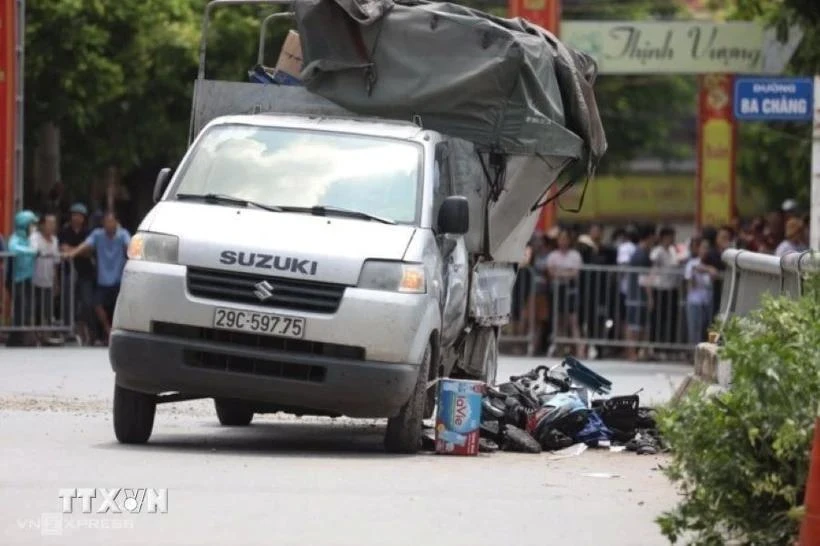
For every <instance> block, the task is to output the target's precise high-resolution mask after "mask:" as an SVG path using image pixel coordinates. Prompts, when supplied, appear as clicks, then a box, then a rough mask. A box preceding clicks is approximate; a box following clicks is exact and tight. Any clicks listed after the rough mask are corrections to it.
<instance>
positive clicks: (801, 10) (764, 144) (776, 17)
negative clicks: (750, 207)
mask: <svg viewBox="0 0 820 546" xmlns="http://www.w3.org/2000/svg"><path fill="white" fill-rule="evenodd" d="M728 3H729V4H731V5H732V6H733V8H734V11H733V16H734V17H735V18H738V19H749V20H751V19H755V20H760V21H763V22H765V23H767V24H769V25H771V26H773V27H775V28H776V29H777V30H778V33H779V35H780V37H781V38H782V39H785V38H786V37H787V35H788V29H789V27H790V25H800V26H801V27H802V29H803V33H804V37H803V41H802V42H801V43H800V46H799V48H798V50H797V52H796V53H795V55H794V56H793V57H792V59H791V61H790V63H789V65H788V68H787V73H788V74H792V75H798V76H813V75H815V74H820V2H818V1H817V0H782V1H778V2H773V1H771V0H732V1H731V2H728ZM810 166H811V123H785V122H784V123H744V124H743V125H742V126H741V127H740V148H739V154H738V173H739V175H740V176H741V177H742V179H743V180H744V183H746V184H749V185H750V186H754V187H756V188H759V189H760V190H762V193H763V194H764V195H765V196H766V197H767V198H768V200H769V204H770V206H772V207H779V206H780V203H782V201H783V200H784V199H787V198H797V199H798V200H800V201H801V202H802V203H803V204H808V202H809V193H810V185H809V173H810Z"/></svg>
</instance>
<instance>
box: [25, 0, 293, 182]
mask: <svg viewBox="0 0 820 546" xmlns="http://www.w3.org/2000/svg"><path fill="white" fill-rule="evenodd" d="M205 3H206V1H205V0H122V1H120V2H106V1H104V0H60V1H59V2H53V1H49V0H28V2H26V24H27V28H26V66H25V74H26V128H27V142H26V149H27V151H28V152H31V151H32V150H33V148H34V145H35V144H36V136H37V132H36V131H35V130H34V129H36V128H37V127H39V126H40V125H41V124H43V123H46V122H51V123H54V124H56V125H57V126H58V127H59V128H60V130H61V132H62V158H63V162H62V163H63V165H62V166H63V172H64V175H65V178H66V179H67V181H69V182H70V183H73V184H75V185H82V184H83V181H87V179H89V178H91V177H94V176H97V175H99V174H100V173H101V171H102V170H103V169H104V168H105V167H107V166H116V167H119V168H120V169H121V170H122V171H123V172H128V171H129V170H131V169H134V168H136V167H139V166H141V165H145V164H157V163H159V164H162V163H165V162H173V161H175V160H176V159H178V158H179V157H180V156H181V154H182V153H183V152H184V149H185V145H186V144H187V134H188V123H189V116H190V111H191V93H192V89H193V80H194V78H195V76H196V69H197V62H198V47H199V40H200V35H201V25H202V14H203V10H204V7H205ZM270 11H271V9H270V7H268V8H267V9H266V10H265V9H260V8H259V7H250V8H242V9H236V8H217V10H216V11H215V18H214V21H212V25H211V32H210V33H209V37H210V42H209V63H208V73H209V75H211V76H214V77H229V78H231V79H239V78H242V77H244V76H245V75H246V71H247V70H248V69H249V68H250V67H251V65H252V64H253V61H254V59H255V52H256V48H257V43H258V42H257V39H258V31H259V24H260V22H261V20H262V18H263V16H264V15H265V14H266V13H268V12H270ZM283 33H284V28H282V27H281V26H280V27H278V28H276V29H274V31H273V32H272V33H271V34H272V37H271V41H272V42H275V41H276V40H277V39H278V40H279V41H281V39H282V35H283Z"/></svg>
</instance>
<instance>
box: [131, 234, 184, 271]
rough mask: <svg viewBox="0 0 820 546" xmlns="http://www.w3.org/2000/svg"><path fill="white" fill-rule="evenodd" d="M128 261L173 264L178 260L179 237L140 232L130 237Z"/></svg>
mask: <svg viewBox="0 0 820 546" xmlns="http://www.w3.org/2000/svg"><path fill="white" fill-rule="evenodd" d="M128 259H129V260H142V261H144V262H160V263H166V264H175V263H177V261H178V259H179V237H177V236H175V235H165V234H164V233H150V232H148V231H140V232H138V233H136V234H135V235H134V236H133V237H131V244H129V245H128Z"/></svg>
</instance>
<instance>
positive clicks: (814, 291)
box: [658, 276, 820, 546]
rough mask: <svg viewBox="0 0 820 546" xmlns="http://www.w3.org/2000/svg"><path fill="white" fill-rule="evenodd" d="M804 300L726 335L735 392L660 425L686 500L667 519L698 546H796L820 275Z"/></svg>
mask: <svg viewBox="0 0 820 546" xmlns="http://www.w3.org/2000/svg"><path fill="white" fill-rule="evenodd" d="M807 284H808V285H809V286H807V293H806V295H804V296H803V298H801V299H800V300H798V301H791V300H788V299H785V298H767V299H766V300H765V302H764V303H763V305H762V309H761V310H760V311H758V312H756V313H754V314H753V315H752V317H751V321H752V323H753V324H751V325H750V324H748V321H745V322H746V324H742V323H741V321H738V320H733V321H730V323H729V324H728V325H727V327H726V329H725V330H724V335H725V340H726V344H725V347H723V349H722V350H721V358H722V359H727V360H729V361H731V362H732V386H731V389H729V390H728V391H726V392H724V393H721V394H718V395H715V396H711V397H710V396H707V395H706V393H705V392H704V390H703V389H700V390H697V391H694V392H692V393H691V394H690V395H689V396H688V397H686V398H685V399H684V400H682V401H681V402H680V403H679V404H677V405H675V406H672V407H670V408H667V409H666V410H665V412H664V413H663V414H662V416H661V418H660V426H661V430H662V433H663V435H664V437H665V439H666V440H667V441H668V442H669V444H670V445H671V446H672V450H673V462H672V464H671V466H670V467H669V468H668V469H667V471H666V472H667V475H668V476H669V478H670V479H671V480H672V481H673V482H675V483H676V484H677V486H678V487H679V489H680V492H681V495H682V497H683V500H682V501H681V502H680V504H679V505H678V506H677V507H676V508H675V509H674V510H672V511H670V512H667V513H665V514H663V515H662V516H661V517H660V518H658V523H659V524H660V526H661V529H662V531H663V533H664V535H665V536H666V537H667V538H668V539H669V540H671V541H672V543H677V542H678V541H679V540H684V541H686V542H687V543H688V544H693V545H698V546H713V545H714V546H717V545H722V544H726V543H736V544H741V545H749V546H751V545H754V546H769V545H772V546H774V545H777V546H781V545H784V544H793V543H794V541H795V539H796V538H797V533H798V529H799V523H800V518H801V516H802V514H803V507H802V504H803V495H804V491H805V484H806V477H807V474H808V468H809V452H810V449H811V439H812V433H813V428H814V422H815V418H816V416H817V414H818V402H820V276H815V278H813V279H810V280H809V281H808V282H807ZM750 326H751V327H750Z"/></svg>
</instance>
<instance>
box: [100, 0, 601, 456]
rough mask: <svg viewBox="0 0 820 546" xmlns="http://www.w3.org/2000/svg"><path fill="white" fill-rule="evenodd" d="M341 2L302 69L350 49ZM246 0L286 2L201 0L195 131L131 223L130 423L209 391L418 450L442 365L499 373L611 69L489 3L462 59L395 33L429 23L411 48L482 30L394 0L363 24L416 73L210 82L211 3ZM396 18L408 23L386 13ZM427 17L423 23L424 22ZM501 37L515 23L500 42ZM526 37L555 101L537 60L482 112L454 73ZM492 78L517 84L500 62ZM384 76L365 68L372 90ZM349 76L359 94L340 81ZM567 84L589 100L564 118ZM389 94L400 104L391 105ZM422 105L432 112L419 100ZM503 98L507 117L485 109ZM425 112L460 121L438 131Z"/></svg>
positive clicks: (119, 325) (225, 409)
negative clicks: (535, 255)
mask: <svg viewBox="0 0 820 546" xmlns="http://www.w3.org/2000/svg"><path fill="white" fill-rule="evenodd" d="M334 1H335V0H301V3H299V2H297V3H296V4H295V6H296V8H297V9H296V14H295V16H296V19H297V23H298V25H299V30H300V34H302V46H301V47H302V49H303V51H304V53H305V65H306V66H305V71H304V74H308V73H309V72H310V70H309V66H308V63H310V66H326V67H330V68H331V69H332V68H333V67H339V66H343V63H339V62H327V63H324V64H323V60H322V59H321V58H319V57H321V56H322V55H324V54H325V53H328V52H330V53H328V54H332V52H333V51H336V49H334V48H331V49H330V50H328V49H327V47H325V45H326V43H327V40H328V39H329V34H328V32H330V31H333V32H336V31H339V32H341V30H344V29H345V28H348V27H346V26H344V25H342V24H341V23H342V21H339V24H338V25H331V26H327V25H326V24H325V22H326V21H327V17H325V16H324V15H322V16H321V17H319V16H317V17H315V18H314V17H313V16H312V13H313V11H312V10H319V11H321V10H324V9H330V11H329V12H328V13H330V15H328V16H329V17H331V18H333V17H337V18H345V17H347V16H346V15H345V14H344V12H343V11H339V10H338V9H336V8H333V6H332V5H331V3H332V2H334ZM372 1H373V2H376V3H378V0H372ZM242 3H253V4H283V3H285V2H282V1H281V0H212V2H210V4H209V5H208V7H207V8H206V17H205V19H204V21H205V31H204V32H203V37H202V47H201V51H200V67H199V75H198V78H197V80H196V83H195V86H194V98H193V108H192V116H191V130H190V135H189V143H190V146H189V148H188V151H187V152H186V153H185V155H184V157H183V158H182V160H181V161H180V163H179V165H178V166H177V168H176V169H175V170H174V171H173V172H172V171H171V170H170V169H163V170H162V171H161V172H160V173H159V176H158V177H157V181H156V185H155V188H154V200H155V206H154V207H153V209H152V210H151V211H150V212H149V213H148V215H147V216H146V217H145V218H144V219H143V221H142V223H141V224H140V226H139V229H138V231H137V233H136V234H135V235H134V237H133V238H132V241H131V245H130V247H129V250H128V257H129V260H128V262H127V264H126V267H125V271H124V274H123V280H122V286H121V290H120V294H119V298H118V300H117V306H116V311H115V315H114V321H113V322H114V324H113V332H112V337H111V343H110V348H109V354H110V360H111V365H112V368H113V370H114V372H115V374H116V379H115V384H116V386H115V392H114V429H115V433H116V436H117V439H118V440H119V441H120V442H123V443H143V442H146V441H148V439H149V437H150V435H151V431H152V428H153V421H154V414H155V410H156V405H157V404H158V403H165V402H175V401H183V400H190V399H196V398H213V399H214V401H215V406H216V414H217V416H218V418H219V421H220V422H221V423H222V424H223V425H227V426H244V425H249V424H250V423H251V420H252V419H253V415H254V414H255V413H265V412H279V411H281V412H289V413H295V414H300V415H302V414H304V415H330V416H338V415H347V416H351V417H375V418H387V429H386V434H385V447H386V449H387V450H388V451H392V452H413V451H416V450H417V449H418V448H419V445H420V440H421V433H422V420H423V419H424V418H427V417H429V416H431V415H432V414H433V411H434V407H435V391H436V389H435V384H436V381H437V379H438V378H440V377H452V376H460V377H468V378H475V379H480V380H484V381H487V382H490V383H492V382H494V381H495V376H496V370H497V361H498V334H499V329H500V328H501V327H502V326H503V325H504V324H506V323H507V322H508V320H509V317H510V312H511V303H512V288H513V284H514V282H515V278H516V267H517V263H518V262H519V261H521V259H522V258H523V255H524V249H525V245H526V243H527V241H528V240H529V238H530V236H531V234H532V232H533V229H534V227H535V225H536V222H537V220H538V216H539V212H540V210H539V209H538V208H537V203H538V201H539V200H540V198H541V197H542V196H543V195H544V193H545V192H546V191H547V188H548V187H549V184H550V183H552V182H553V181H555V180H556V178H557V176H558V175H559V174H560V173H561V172H562V171H564V170H565V169H566V168H567V167H568V166H570V165H573V164H575V163H576V162H577V161H578V160H579V158H582V157H583V156H584V154H585V152H584V146H585V140H584V139H582V138H581V137H579V136H577V135H576V134H574V133H573V132H572V131H570V130H569V129H567V127H566V125H568V124H569V121H568V120H570V119H574V118H570V114H572V115H573V116H575V117H576V118H578V119H581V118H579V116H581V114H584V113H585V112H586V113H589V112H592V113H596V112H597V110H596V109H594V108H586V109H584V108H581V106H584V104H585V103H584V102H583V101H584V96H583V95H582V94H581V92H582V91H583V90H584V89H586V87H584V85H587V83H588V82H587V79H591V78H593V77H594V70H592V69H590V68H589V67H587V66H586V65H583V64H582V63H581V61H579V60H578V59H577V58H576V57H572V56H569V54H567V53H566V52H565V51H564V50H563V49H560V48H559V47H558V45H556V44H555V43H554V42H553V41H552V39H551V38H550V37H548V36H547V37H538V36H535V35H533V34H532V33H530V32H518V31H512V30H509V29H505V28H502V27H500V26H498V24H497V20H493V19H487V18H482V17H483V16H481V15H480V14H479V15H477V12H470V13H469V14H467V17H468V19H466V20H471V21H472V22H473V23H474V24H475V25H476V26H475V28H476V29H478V30H479V31H480V32H479V33H478V34H476V35H475V37H476V38H477V39H476V40H474V41H471V40H472V39H471V40H468V41H466V42H465V41H464V40H459V41H458V43H454V44H452V48H458V47H469V48H471V49H470V51H469V52H468V54H466V55H462V56H454V57H453V59H455V60H454V61H451V60H450V59H449V58H448V57H446V56H439V57H435V58H433V57H423V56H419V55H417V54H416V53H414V51H413V50H412V48H411V49H408V48H406V47H398V46H399V45H401V44H403V43H404V42H403V41H404V40H407V39H408V36H409V34H408V32H410V31H413V32H417V33H419V36H420V38H419V39H417V40H415V41H414V42H413V43H416V44H423V43H425V36H428V35H429V36H431V37H433V38H435V39H440V40H444V42H445V43H442V44H441V46H436V47H437V50H441V51H445V50H449V49H451V46H449V45H448V44H447V43H446V41H447V40H451V38H450V36H451V35H452V34H453V33H458V32H468V33H470V32H473V31H472V30H471V29H472V28H473V27H470V26H464V25H463V24H462V23H464V21H465V19H464V17H465V15H464V14H455V15H453V14H452V13H449V12H448V11H446V10H445V9H444V8H446V7H447V6H446V5H442V6H443V7H442V6H438V5H436V4H429V5H422V6H415V5H408V6H402V5H398V4H396V5H395V6H393V8H394V9H393V8H391V10H387V9H385V10H375V11H373V12H372V13H373V14H376V15H374V17H383V18H385V21H386V25H385V26H384V27H383V32H382V31H379V34H378V36H370V34H368V33H369V32H370V30H367V29H363V30H362V32H363V33H364V39H365V40H366V41H367V40H370V39H374V40H375V39H378V40H379V43H380V44H381V45H380V48H381V49H379V50H378V51H379V52H380V53H378V54H383V55H399V58H398V59H399V60H403V61H406V60H408V59H409V60H412V61H413V62H415V63H417V67H418V68H419V70H421V72H420V73H418V74H415V73H402V72H401V71H402V70H409V69H411V68H412V63H402V62H397V61H396V60H395V59H390V58H385V59H380V58H378V55H377V56H376V57H375V58H374V60H373V61H372V62H371V63H370V65H367V66H371V65H373V64H378V65H379V66H381V67H382V70H381V71H380V76H379V83H375V85H377V86H380V87H378V88H377V89H380V90H381V94H378V93H377V94H374V95H372V96H371V95H369V94H367V95H362V96H361V97H359V96H358V95H357V93H359V91H358V89H359V88H361V89H364V88H365V87H364V80H359V79H358V78H353V79H350V78H348V79H344V78H343V77H342V75H340V76H339V78H337V79H327V80H322V81H326V82H327V83H328V85H329V86H330V87H329V88H328V89H325V91H327V93H325V94H324V95H323V94H322V93H314V92H312V91H310V90H309V89H308V86H299V85H276V84H274V83H270V84H268V83H261V84H260V83H259V82H258V81H256V82H254V81H252V82H232V81H220V80H209V79H207V78H205V55H206V50H207V27H208V21H209V20H210V14H211V10H212V8H214V7H216V6H218V5H220V4H242ZM340 5H342V6H343V7H344V6H347V4H340ZM348 7H349V6H348ZM428 9H429V10H443V11H436V12H435V13H433V15H434V20H435V22H437V23H436V25H432V26H431V24H429V23H428V22H427V17H428V15H427V14H426V12H423V10H428ZM447 9H455V8H447ZM300 10H301V14H302V15H300ZM414 10H415V11H414ZM418 10H422V11H418ZM316 13H318V11H317V12H316ZM394 14H395V17H396V18H397V19H396V21H397V25H398V26H396V25H393V26H391V21H392V19H391V18H392V17H394ZM293 16H294V14H291V13H285V12H275V13H273V14H271V15H269V16H267V17H266V18H265V19H264V21H263V23H262V26H261V29H262V31H261V33H260V44H259V52H260V54H259V59H258V62H257V69H258V68H260V67H262V65H263V61H264V55H263V51H264V45H265V28H266V25H267V24H268V23H270V22H271V21H275V20H276V19H281V18H290V17H293ZM418 17H421V19H420V21H421V23H420V24H418V25H413V24H412V23H408V22H407V21H410V20H413V19H414V18H416V19H418ZM408 18H409V19H408ZM470 18H472V19H470ZM316 21H318V23H317V22H316ZM448 21H454V23H453V24H454V25H456V26H452V27H448V26H447V25H449V24H450V23H449V22H448ZM348 22H350V21H348ZM320 23H321V24H320ZM317 24H318V25H319V26H315V25H317ZM511 24H518V23H515V22H513V23H511ZM442 25H443V26H442ZM459 25H460V26H459ZM488 25H489V26H488ZM493 25H495V26H493ZM354 26H355V25H354ZM496 27H498V28H496ZM372 28H374V27H368V29H372ZM380 28H381V27H380ZM488 28H489V29H491V30H492V31H493V32H494V34H492V33H491V34H488V33H487V29H488ZM442 29H443V30H442ZM445 31H446V32H445ZM345 32H347V31H345ZM441 32H443V33H441ZM431 33H435V34H431ZM470 36H472V34H470ZM488 36H489V37H490V38H492V40H496V41H497V43H501V42H498V40H501V41H503V40H507V42H504V43H501V46H502V47H499V48H498V51H500V52H501V53H496V52H495V51H496V50H495V49H493V47H490V46H492V44H493V43H496V42H493V41H492V40H490V41H487V40H488ZM493 36H495V38H493ZM348 38H349V37H348V36H347V35H346V34H339V35H338V36H335V37H334V38H333V39H334V40H335V41H336V43H342V42H343V41H344V40H346V39H348ZM456 39H457V38H456ZM457 40H458V39H457ZM519 41H529V42H530V43H529V45H528V48H527V49H525V50H524V51H526V52H527V54H528V55H531V56H532V59H534V60H537V61H538V62H537V63H535V62H533V63H530V64H529V65H527V66H528V67H529V68H527V70H536V69H537V70H539V71H540V72H539V73H538V75H539V77H541V78H542V79H543V81H544V82H545V83H544V87H543V89H542V90H541V91H540V92H542V94H543V95H544V96H545V97H546V96H547V95H549V97H550V99H549V100H546V99H545V100H541V99H539V100H538V101H537V102H527V101H528V100H529V98H527V97H534V96H535V95H533V93H534V92H536V91H538V89H537V88H536V87H533V86H532V82H533V81H534V80H533V79H532V77H531V76H532V74H530V75H527V74H524V73H523V72H521V74H520V75H519V76H516V77H519V78H523V79H522V80H521V81H524V79H526V80H527V81H528V82H529V83H528V84H527V85H524V84H523V83H519V85H517V86H516V87H515V89H518V90H519V91H520V93H522V95H521V97H524V98H523V99H521V100H519V98H518V97H519V95H515V94H513V95H510V94H509V92H508V91H506V90H504V89H502V90H501V91H499V92H496V91H495V90H493V88H492V87H487V86H485V87H483V88H482V87H470V89H476V91H475V93H481V92H484V93H485V94H486V95H485V96H484V97H482V96H478V98H477V101H478V103H481V104H484V103H487V104H493V105H496V104H497V105H499V108H495V106H493V108H491V109H488V110H486V111H483V110H482V111H478V110H471V108H473V107H472V106H470V104H471V103H470V102H469V99H470V97H469V96H467V95H465V93H464V91H462V90H460V89H458V88H457V85H460V84H461V83H463V82H468V83H469V81H471V80H465V79H464V78H461V77H460V76H459V74H458V73H457V71H458V70H460V69H462V68H464V69H465V70H467V71H470V74H471V78H472V77H474V76H476V74H481V71H482V70H485V69H486V70H490V71H492V70H496V69H501V71H502V72H503V74H505V75H507V76H515V75H516V74H519V72H520V71H521V70H523V69H522V68H521V66H522V65H521V64H520V56H519V54H518V53H516V52H517V51H521V49H520V47H518V46H517V45H516V44H517V42H519ZM391 44H392V46H391ZM516 47H518V49H516ZM561 47H563V46H561ZM340 51H341V50H340ZM317 52H318V54H317ZM504 52H506V53H504ZM553 54H554V55H556V57H555V58H556V59H557V60H555V61H550V62H554V64H555V67H559V66H558V65H559V64H561V63H563V64H561V66H560V67H559V68H561V69H562V70H563V71H564V72H563V73H562V77H563V78H565V79H567V78H570V79H572V80H573V81H574V82H575V83H574V84H573V85H572V86H570V87H571V89H569V90H567V89H564V90H560V85H559V84H561V81H559V80H560V78H559V79H556V78H557V76H556V74H557V72H555V71H556V70H558V68H555V67H553V66H552V65H550V64H549V63H548V62H547V61H549V59H550V58H551V57H550V55H553ZM317 55H318V57H317V59H313V60H311V58H310V57H311V56H313V57H316V56H317ZM482 55H483V57H482ZM503 55H507V57H504V56H503ZM485 61H486V62H485ZM436 62H444V63H451V64H452V63H455V64H453V65H452V66H451V67H449V68H446V69H442V70H441V71H440V72H439V76H437V77H431V75H430V74H429V73H428V72H429V70H430V69H432V68H431V67H433V66H434V65H433V64H430V65H429V66H428V64H427V63H436ZM472 62H476V63H479V65H478V67H477V68H475V70H473V68H472V67H470V66H466V67H463V65H465V64H466V65H469V63H472ZM573 63H575V64H578V63H581V64H578V66H575V64H573ZM509 67H512V69H509ZM354 68H355V67H354ZM525 68H526V67H525ZM355 69H356V70H358V68H355ZM391 71H399V72H398V73H395V74H391ZM517 71H519V72H517ZM550 71H552V72H550ZM411 72H412V71H411ZM367 73H368V74H369V76H374V74H373V73H371V71H370V68H367ZM485 79H487V81H498V82H500V83H503V81H502V80H492V74H491V75H490V76H487V78H485ZM476 81H477V80H476ZM317 82H318V83H321V82H319V81H318V80H314V84H313V85H314V87H316V85H318V83H317ZM345 82H347V83H345ZM374 82H375V78H369V79H368V80H367V86H368V88H369V87H370V86H371V85H373V84H374ZM556 82H558V83H556ZM576 84H577V85H576ZM582 84H583V85H582ZM344 85H347V87H345V86H344ZM408 85H410V86H424V85H429V86H434V87H435V86H438V87H436V89H437V90H438V91H436V92H433V93H430V94H427V95H426V94H424V93H423V92H422V91H419V92H420V93H421V95H418V96H430V97H440V98H442V99H446V101H447V104H446V105H437V104H436V103H435V102H426V101H421V102H420V103H419V104H417V105H413V104H411V105H410V106H408V105H407V104H408V101H410V100H411V99H414V98H415V95H408V93H409V92H410V90H411V87H408ZM561 85H564V84H561ZM453 86H456V87H453ZM340 90H341V91H343V92H345V93H348V95H349V97H348V98H350V97H351V96H352V97H353V99H355V100H347V101H344V100H339V101H334V100H331V99H330V98H328V96H329V95H332V94H333V92H336V91H340ZM370 91H372V89H370ZM370 91H368V93H369V92H370ZM391 91H392V92H395V93H394V95H391V94H390V92H391ZM559 91H560V92H559ZM472 92H473V91H470V93H472ZM351 93H352V95H351ZM361 93H364V91H362V92H361ZM573 93H575V94H574V95H573ZM326 95H328V96H326ZM511 97H512V98H511ZM570 98H571V99H572V100H573V101H575V102H573V103H572V104H573V109H572V110H571V112H569V113H567V114H566V115H565V112H564V110H563V108H564V106H563V104H564V101H565V100H569V99H570ZM371 99H372V100H376V99H378V100H380V101H382V102H381V103H379V105H380V106H379V108H380V110H378V111H379V112H380V114H379V115H375V114H374V113H373V112H368V111H364V110H368V109H370V106H369V105H371V104H375V103H372V102H371ZM485 99H486V100H485ZM525 99H526V100H525ZM357 101H359V102H358V103H357ZM482 101H483V102H482ZM487 101H489V102H487ZM493 101H495V102H493ZM504 101H508V102H507V103H505V102H504ZM510 101H511V102H510ZM344 102H347V103H349V104H348V106H350V105H353V106H354V107H353V108H349V107H348V106H346V107H343V106H342V105H341V103H344ZM356 104H360V105H361V108H359V107H356ZM505 104H507V106H505ZM592 106H594V104H593V105H592ZM393 107H395V115H385V114H384V112H385V111H386V112H387V113H388V114H390V113H391V112H393V110H394V108H393ZM408 108H410V109H409V110H408ZM458 108H461V109H462V111H461V113H460V114H459V113H458V111H457V110H454V109H458ZM465 108H466V111H464V109H465ZM538 108H540V109H541V110H545V109H546V110H545V111H546V114H544V113H541V111H540V110H538ZM417 109H418V110H419V111H422V114H423V115H418V116H417V115H409V114H410V112H415V111H417ZM425 109H428V110H430V113H429V115H428V114H424V110H425ZM497 112H502V113H504V112H505V113H507V114H508V116H507V118H500V119H498V120H496V121H491V122H488V121H486V120H485V118H484V117H482V116H486V115H490V114H491V115H496V114H495V113H497ZM439 113H443V114H441V115H439ZM425 120H428V121H429V122H430V123H431V124H432V125H434V126H435V125H438V126H439V127H448V128H452V131H451V132H450V133H448V132H447V131H442V130H431V128H429V127H425V123H424V121H425ZM565 120H567V121H565ZM582 121H583V119H582ZM593 121H594V120H593ZM573 123H574V124H575V125H578V126H581V125H580V124H579V123H580V122H578V120H577V119H575V121H573ZM593 129H595V127H593ZM504 131H506V133H505V132H504ZM451 133H452V134H451ZM502 133H503V134H506V135H508V136H507V137H505V138H506V141H505V142H507V143H508V144H510V143H512V144H511V148H510V149H511V150H513V151H515V150H519V149H520V150H522V151H520V152H519V153H505V152H504V150H503V148H499V147H497V146H489V147H488V146H487V145H486V144H482V143H481V142H477V141H476V140H482V139H483V140H487V139H494V138H496V137H497V136H498V134H502ZM470 136H476V139H473V140H470V138H468V137H470ZM485 137H486V138H485ZM601 138H603V137H602V135H601ZM587 140H588V139H587ZM519 141H520V146H518V148H516V146H515V145H516V142H519ZM539 150H540V151H539ZM587 155H588V154H587Z"/></svg>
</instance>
